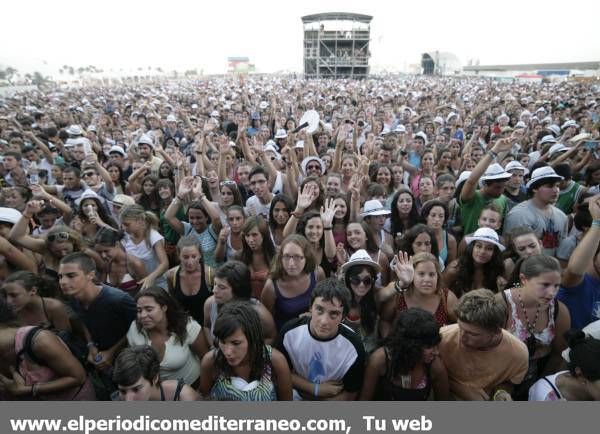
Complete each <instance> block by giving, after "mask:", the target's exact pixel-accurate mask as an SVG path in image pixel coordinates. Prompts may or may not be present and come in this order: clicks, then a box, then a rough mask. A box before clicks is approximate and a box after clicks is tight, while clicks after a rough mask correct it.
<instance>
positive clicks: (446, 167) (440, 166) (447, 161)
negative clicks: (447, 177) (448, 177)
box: [435, 148, 452, 176]
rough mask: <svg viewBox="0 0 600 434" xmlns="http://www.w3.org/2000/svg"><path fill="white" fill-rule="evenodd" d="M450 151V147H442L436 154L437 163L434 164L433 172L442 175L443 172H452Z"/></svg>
mask: <svg viewBox="0 0 600 434" xmlns="http://www.w3.org/2000/svg"><path fill="white" fill-rule="evenodd" d="M451 163H452V151H451V149H450V148H443V149H442V150H441V151H440V152H439V155H438V160H437V164H436V165H435V174H436V176H437V175H442V174H444V173H450V174H452V167H451Z"/></svg>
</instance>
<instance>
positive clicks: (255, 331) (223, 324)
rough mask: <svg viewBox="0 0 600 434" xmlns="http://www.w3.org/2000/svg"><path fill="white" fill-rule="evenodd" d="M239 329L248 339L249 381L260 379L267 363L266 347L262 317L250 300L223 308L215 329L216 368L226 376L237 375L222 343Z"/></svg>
mask: <svg viewBox="0 0 600 434" xmlns="http://www.w3.org/2000/svg"><path fill="white" fill-rule="evenodd" d="M237 330H241V331H242V332H243V333H244V335H245V336H246V340H247V341H248V355H247V357H248V363H249V365H250V378H249V381H254V380H260V379H261V377H262V376H263V373H264V370H265V367H266V364H267V360H266V359H267V356H266V354H265V353H266V349H265V345H264V341H263V331H262V325H261V322H260V317H259V316H258V313H257V312H256V310H254V308H253V307H252V305H251V304H250V303H248V302H240V301H233V302H230V303H227V304H226V305H225V306H223V307H222V308H221V311H220V312H219V316H218V317H217V320H216V321H215V327H214V330H213V333H214V335H215V337H216V338H217V349H216V351H215V353H214V354H215V355H214V357H215V368H216V369H217V372H218V373H220V374H223V375H224V376H226V377H232V376H235V373H234V371H233V369H232V367H231V366H230V365H229V363H227V359H226V358H225V356H224V355H223V351H221V345H220V344H221V343H222V342H224V341H225V339H227V337H229V336H231V335H232V334H233V333H235V332H236V331H237Z"/></svg>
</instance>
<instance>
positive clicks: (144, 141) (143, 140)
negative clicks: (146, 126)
mask: <svg viewBox="0 0 600 434" xmlns="http://www.w3.org/2000/svg"><path fill="white" fill-rule="evenodd" d="M139 145H148V146H150V147H151V148H153V149H154V142H153V141H152V138H151V137H150V136H149V135H147V134H142V136H141V137H140V138H139V139H138V146H139Z"/></svg>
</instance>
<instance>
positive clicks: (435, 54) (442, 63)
mask: <svg viewBox="0 0 600 434" xmlns="http://www.w3.org/2000/svg"><path fill="white" fill-rule="evenodd" d="M421 68H423V75H455V74H459V73H460V72H461V71H462V66H461V63H460V60H459V59H458V57H456V55H455V54H453V53H446V52H441V51H429V52H427V53H423V54H422V56H421Z"/></svg>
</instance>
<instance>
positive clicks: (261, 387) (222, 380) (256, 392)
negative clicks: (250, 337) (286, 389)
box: [210, 345, 277, 401]
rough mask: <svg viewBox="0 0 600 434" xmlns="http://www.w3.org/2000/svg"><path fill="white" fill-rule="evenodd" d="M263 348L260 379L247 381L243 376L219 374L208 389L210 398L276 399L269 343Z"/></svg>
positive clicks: (232, 399)
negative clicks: (263, 359) (262, 364)
mask: <svg viewBox="0 0 600 434" xmlns="http://www.w3.org/2000/svg"><path fill="white" fill-rule="evenodd" d="M264 348H265V370H264V372H263V375H262V377H261V379H260V381H258V380H255V381H252V382H250V383H248V382H246V381H245V380H244V379H243V378H239V377H225V376H223V375H219V377H218V378H217V379H216V381H215V384H214V385H213V387H212V389H211V390H210V398H211V399H212V400H215V401H276V400H277V393H276V391H275V384H273V378H272V370H273V366H272V364H271V352H272V348H271V347H270V346H269V345H265V347H264Z"/></svg>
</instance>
